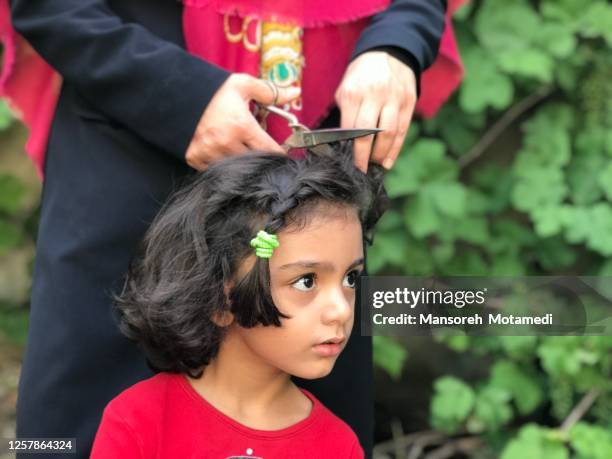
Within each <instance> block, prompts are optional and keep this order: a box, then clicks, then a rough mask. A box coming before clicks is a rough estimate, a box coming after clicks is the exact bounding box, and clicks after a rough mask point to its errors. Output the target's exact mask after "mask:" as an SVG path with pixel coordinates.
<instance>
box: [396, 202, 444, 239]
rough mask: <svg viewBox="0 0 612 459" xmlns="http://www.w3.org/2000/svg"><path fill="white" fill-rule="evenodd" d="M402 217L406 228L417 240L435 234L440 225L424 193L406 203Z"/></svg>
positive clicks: (432, 206)
mask: <svg viewBox="0 0 612 459" xmlns="http://www.w3.org/2000/svg"><path fill="white" fill-rule="evenodd" d="M404 215H405V223H406V226H407V228H408V229H409V230H410V232H411V233H412V234H413V235H414V236H415V237H416V238H417V239H422V238H424V237H426V236H428V235H430V234H433V233H435V232H436V230H437V229H438V227H439V226H440V224H441V223H440V217H439V216H438V212H437V211H436V209H435V207H434V204H433V202H432V201H431V198H430V196H429V195H428V194H426V193H419V194H418V195H417V196H416V197H415V198H414V199H412V200H410V201H406V207H405V211H404Z"/></svg>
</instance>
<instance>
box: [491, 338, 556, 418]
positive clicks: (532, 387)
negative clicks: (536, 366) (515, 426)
mask: <svg viewBox="0 0 612 459" xmlns="http://www.w3.org/2000/svg"><path fill="white" fill-rule="evenodd" d="M507 338H523V337H517V336H512V337H507ZM529 338H531V337H529ZM490 385H491V386H493V387H498V388H500V389H504V390H506V391H508V393H509V394H511V396H512V399H513V400H514V403H516V407H517V409H518V411H519V412H520V413H521V414H522V415H527V414H529V413H531V412H532V411H533V410H535V409H536V408H537V407H538V405H539V404H540V403H542V401H543V398H544V397H543V395H544V394H543V392H542V389H541V387H540V385H539V384H538V382H537V380H536V379H535V378H534V377H533V376H531V375H529V374H527V373H525V372H524V371H523V370H522V369H521V368H520V367H519V366H518V365H517V364H515V363H513V362H510V361H509V360H498V361H497V362H496V363H495V364H494V365H493V368H492V369H491V382H490Z"/></svg>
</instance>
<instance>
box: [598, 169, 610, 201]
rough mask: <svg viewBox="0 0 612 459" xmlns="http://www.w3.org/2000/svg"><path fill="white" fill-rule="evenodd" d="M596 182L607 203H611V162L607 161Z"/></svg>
mask: <svg viewBox="0 0 612 459" xmlns="http://www.w3.org/2000/svg"><path fill="white" fill-rule="evenodd" d="M597 181H598V182H599V186H600V187H601V189H602V190H603V192H604V193H605V195H606V198H608V201H612V161H608V163H607V164H606V165H605V166H604V167H603V168H602V169H601V171H600V172H599V176H598V177H597Z"/></svg>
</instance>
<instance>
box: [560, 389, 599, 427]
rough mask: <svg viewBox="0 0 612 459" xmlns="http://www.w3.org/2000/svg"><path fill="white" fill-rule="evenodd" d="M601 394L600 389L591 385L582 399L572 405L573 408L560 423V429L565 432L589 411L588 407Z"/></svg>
mask: <svg viewBox="0 0 612 459" xmlns="http://www.w3.org/2000/svg"><path fill="white" fill-rule="evenodd" d="M599 394H601V390H599V388H597V387H593V388H592V389H591V390H590V391H588V392H587V393H586V394H585V395H584V397H582V400H580V401H579V402H578V405H576V406H575V407H574V409H573V410H572V411H571V412H570V414H569V415H568V416H567V418H565V421H563V424H561V427H560V429H561V430H563V431H565V432H567V431H569V430H570V429H571V428H572V427H574V424H576V423H577V422H578V421H580V419H582V417H583V416H584V415H585V414H586V413H587V411H589V408H591V406H592V405H593V403H594V402H595V400H596V399H597V397H599Z"/></svg>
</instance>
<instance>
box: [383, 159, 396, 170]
mask: <svg viewBox="0 0 612 459" xmlns="http://www.w3.org/2000/svg"><path fill="white" fill-rule="evenodd" d="M394 162H395V161H393V159H392V158H387V159H385V160H384V161H383V167H384V168H385V169H387V170H389V169H391V168H392V167H393V163H394Z"/></svg>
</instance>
